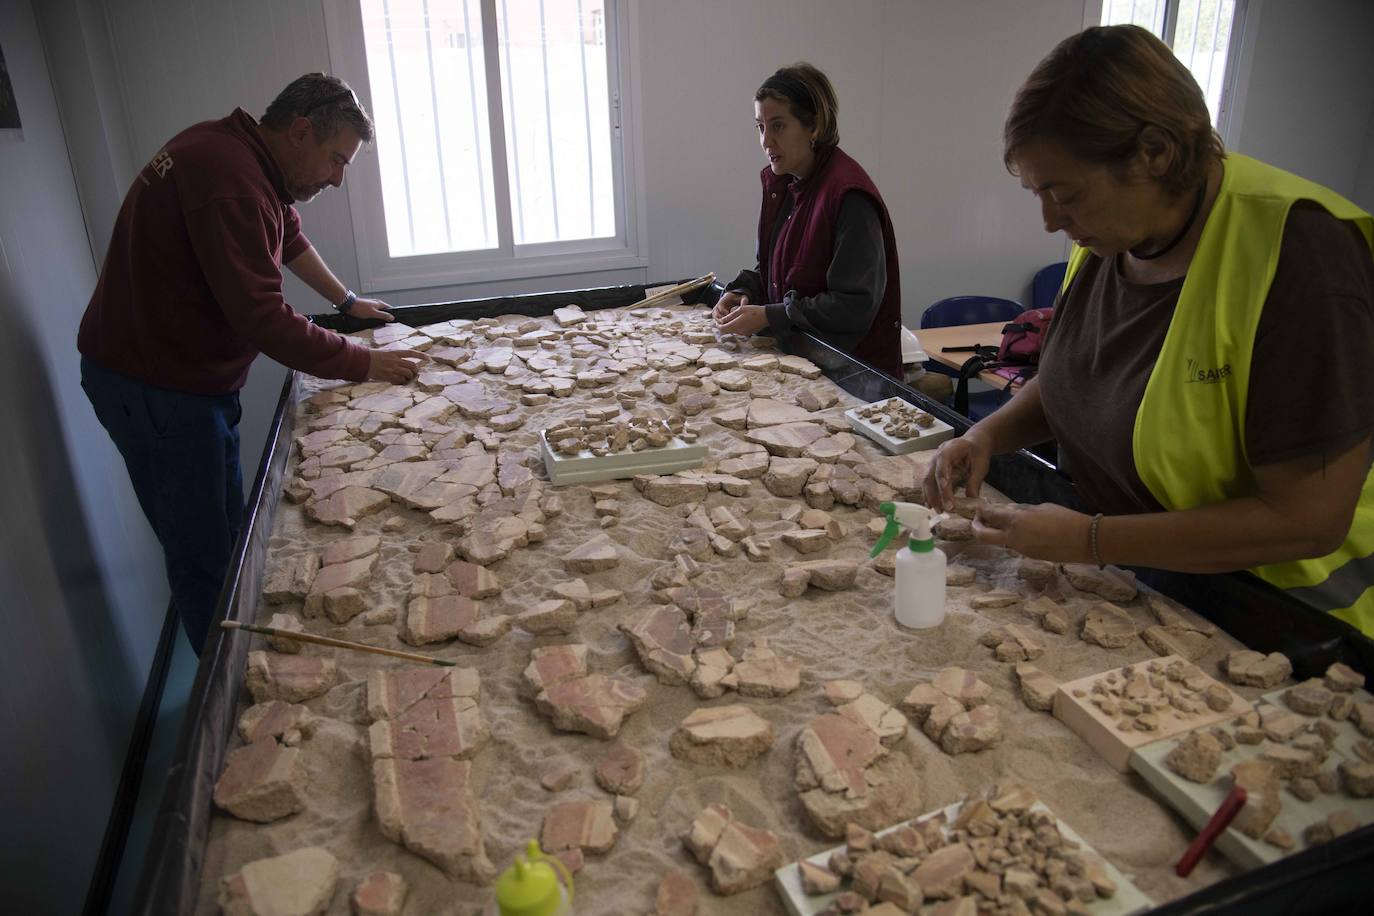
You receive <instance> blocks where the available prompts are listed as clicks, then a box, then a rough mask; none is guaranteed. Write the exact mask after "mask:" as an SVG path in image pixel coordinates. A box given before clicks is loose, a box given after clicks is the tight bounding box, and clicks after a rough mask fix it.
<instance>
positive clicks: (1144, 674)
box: [1053, 655, 1251, 773]
mask: <svg viewBox="0 0 1374 916" xmlns="http://www.w3.org/2000/svg"><path fill="white" fill-rule="evenodd" d="M1250 709H1251V706H1250V703H1249V702H1248V701H1246V700H1245V698H1244V697H1242V696H1240V694H1238V693H1236V692H1235V691H1233V690H1231V689H1230V688H1228V687H1226V686H1225V685H1223V684H1221V683H1219V682H1217V680H1216V679H1214V678H1212V677H1211V676H1209V675H1207V674H1205V673H1204V672H1203V671H1202V670H1201V669H1200V668H1198V667H1197V666H1196V665H1194V664H1193V663H1192V662H1189V661H1188V660H1186V659H1184V658H1181V657H1179V656H1177V655H1166V656H1164V657H1162V658H1153V659H1150V660H1149V661H1144V662H1137V663H1135V664H1133V665H1125V666H1123V667H1121V668H1113V669H1112V670H1110V671H1103V672H1101V673H1099V674H1091V675H1088V676H1087V677H1083V678H1079V679H1078V680H1076V681H1070V682H1068V683H1067V684H1061V685H1059V690H1058V691H1056V692H1055V695H1054V707H1053V712H1054V717H1055V718H1056V719H1058V720H1059V721H1060V722H1063V723H1064V724H1065V725H1067V726H1068V727H1069V729H1070V730H1072V731H1073V732H1074V734H1076V735H1078V737H1080V738H1082V739H1083V740H1084V741H1086V742H1087V743H1088V744H1089V745H1090V746H1091V747H1092V749H1093V750H1095V751H1097V753H1098V754H1099V755H1101V757H1102V759H1104V760H1106V761H1107V762H1108V763H1109V764H1111V765H1112V766H1113V767H1115V768H1116V769H1118V770H1120V771H1121V772H1123V773H1127V772H1130V769H1131V763H1130V758H1131V752H1132V751H1135V750H1138V749H1140V748H1141V747H1144V746H1146V745H1149V744H1154V743H1155V742H1158V741H1162V740H1163V739H1165V738H1170V737H1173V736H1176V735H1180V734H1182V733H1184V732H1190V731H1193V730H1194V729H1197V728H1201V727H1203V726H1208V725H1215V724H1217V723H1218V722H1225V721H1228V720H1230V719H1234V718H1236V717H1237V716H1240V715H1243V714H1244V713H1246V712H1249V711H1250Z"/></svg>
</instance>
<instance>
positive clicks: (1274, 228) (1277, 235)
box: [1064, 153, 1374, 636]
mask: <svg viewBox="0 0 1374 916" xmlns="http://www.w3.org/2000/svg"><path fill="white" fill-rule="evenodd" d="M1300 200H1308V201H1313V202H1314V203H1316V204H1318V205H1320V206H1321V207H1323V208H1324V209H1326V210H1327V211H1328V212H1330V213H1331V214H1332V215H1333V216H1335V217H1336V218H1338V219H1341V220H1346V221H1348V222H1351V223H1354V224H1355V225H1356V226H1357V227H1358V228H1359V230H1360V232H1361V233H1362V234H1363V235H1364V239H1365V242H1366V243H1367V244H1368V245H1369V246H1370V251H1371V256H1372V257H1374V217H1371V216H1370V215H1369V214H1368V213H1366V212H1364V211H1363V210H1361V209H1360V208H1359V207H1357V206H1355V205H1354V204H1352V203H1351V202H1350V201H1348V200H1346V199H1345V198H1343V197H1341V196H1340V195H1339V194H1336V193H1335V192H1333V191H1330V190H1328V189H1327V188H1324V187H1322V186H1321V185H1319V184H1316V183H1314V182H1311V181H1308V180H1307V179H1305V178H1300V177H1298V176H1297V175H1293V174H1291V173H1289V172H1285V171H1283V170H1282V169H1277V168H1274V167H1273V166H1271V165H1266V164H1265V163H1263V162H1259V161H1257V160H1255V159H1251V158H1249V157H1247V156H1241V155H1238V154H1235V153H1231V154H1229V155H1227V156H1226V160H1225V173H1224V175H1223V176H1222V180H1221V189H1220V191H1219V193H1218V195H1217V200H1216V203H1215V205H1214V206H1213V207H1212V212H1211V214H1210V215H1209V216H1208V218H1207V225H1206V226H1205V227H1204V228H1203V231H1202V237H1201V238H1200V239H1199V241H1198V247H1197V251H1196V252H1195V253H1194V255H1193V260H1192V263H1191V264H1189V266H1188V274H1187V276H1186V277H1185V279H1184V281H1183V288H1182V290H1180V292H1179V295H1178V305H1177V307H1176V308H1175V310H1174V315H1173V318H1172V320H1171V321H1170V323H1169V330H1168V332H1167V333H1166V335H1165V338H1164V345H1163V347H1162V348H1161V349H1160V352H1159V358H1158V360H1157V361H1156V362H1155V366H1154V369H1153V371H1151V373H1150V378H1149V381H1148V382H1147V383H1146V385H1145V394H1144V397H1143V398H1142V399H1141V402H1140V408H1139V410H1138V411H1137V412H1136V417H1135V433H1134V437H1133V440H1132V450H1133V453H1134V457H1135V466H1136V472H1137V473H1138V474H1139V475H1140V479H1141V480H1142V481H1143V482H1144V484H1145V486H1146V487H1147V488H1148V489H1149V490H1150V492H1151V493H1152V494H1153V495H1154V497H1155V499H1157V500H1158V501H1159V503H1160V505H1162V506H1164V507H1165V508H1166V509H1171V510H1177V509H1189V508H1193V507H1196V506H1205V505H1210V504H1212V503H1217V502H1221V501H1222V500H1226V499H1233V498H1236V497H1240V496H1248V495H1252V494H1254V492H1255V478H1254V473H1253V470H1252V467H1251V465H1250V462H1249V460H1248V458H1247V456H1246V453H1245V407H1246V398H1247V395H1248V389H1249V386H1250V359H1251V355H1252V353H1253V350H1254V343H1255V329H1256V328H1257V327H1258V326H1259V319H1260V313H1261V311H1262V310H1263V308H1264V301H1265V299H1266V298H1267V297H1268V295H1269V287H1270V285H1271V284H1272V283H1273V280H1274V270H1275V268H1276V266H1277V265H1278V260H1279V248H1280V246H1281V244H1282V241H1283V227H1284V222H1285V221H1286V220H1287V218H1288V211H1289V210H1290V209H1291V208H1292V206H1293V204H1294V203H1295V202H1297V201H1300ZM1089 254H1090V252H1089V251H1088V250H1087V249H1083V248H1078V247H1076V246H1075V248H1074V250H1073V252H1072V254H1071V255H1070V256H1069V266H1068V269H1067V270H1066V271H1065V276H1064V288H1065V289H1067V288H1068V285H1069V282H1070V280H1072V278H1073V276H1074V274H1075V273H1077V271H1078V269H1079V268H1080V267H1082V265H1083V263H1084V262H1085V261H1086V260H1087V257H1088V255H1089ZM1357 382H1358V380H1357V379H1351V384H1356V383H1357ZM1250 571H1251V572H1253V573H1254V574H1255V575H1257V576H1259V577H1260V578H1261V579H1264V580H1265V581H1266V582H1269V583H1271V584H1273V585H1276V586H1278V587H1279V588H1281V589H1284V590H1286V591H1287V592H1289V593H1290V594H1291V595H1293V596H1294V597H1296V598H1298V599H1299V600H1301V601H1303V602H1304V603H1306V604H1308V605H1311V606H1313V607H1317V608H1320V609H1322V610H1324V611H1329V612H1330V613H1332V614H1334V615H1335V616H1337V617H1340V618H1341V619H1343V620H1345V621H1347V622H1349V623H1351V624H1353V625H1354V626H1356V627H1358V628H1360V629H1361V630H1363V631H1364V632H1365V633H1366V634H1368V635H1371V636H1374V473H1371V474H1370V475H1369V476H1367V477H1366V478H1365V483H1364V488H1363V490H1362V491H1361V493H1360V501H1359V505H1358V506H1357V507H1356V509H1355V518H1354V520H1353V522H1352V523H1351V526H1350V533H1349V534H1348V535H1346V539H1345V543H1344V544H1342V545H1341V546H1340V548H1338V549H1337V550H1335V551H1334V552H1332V553H1330V554H1327V555H1326V556H1324V557H1318V558H1316V559H1311V560H1293V561H1291V562H1288V563H1271V564H1268V565H1265V566H1258V567H1255V568H1254V569H1252V570H1250Z"/></svg>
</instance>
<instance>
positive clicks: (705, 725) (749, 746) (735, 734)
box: [668, 704, 773, 768]
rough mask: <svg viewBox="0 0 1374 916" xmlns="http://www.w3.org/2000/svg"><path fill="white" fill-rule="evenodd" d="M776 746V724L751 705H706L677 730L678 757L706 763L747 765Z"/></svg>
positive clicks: (672, 746) (673, 747) (673, 744)
mask: <svg viewBox="0 0 1374 916" xmlns="http://www.w3.org/2000/svg"><path fill="white" fill-rule="evenodd" d="M772 746H773V726H772V724H771V723H769V721H768V720H767V719H765V718H763V717H762V716H760V715H759V714H758V713H756V712H754V711H753V710H752V709H750V708H749V707H748V706H741V705H738V704H736V705H731V706H711V707H707V706H703V707H700V708H698V709H694V710H692V712H691V713H689V714H688V716H687V718H685V719H683V720H682V724H681V725H679V726H678V728H677V730H676V731H675V732H673V736H672V738H670V739H669V741H668V749H669V751H671V753H672V755H673V756H674V757H677V758H678V759H680V760H689V761H691V762H692V763H699V764H704V765H706V766H725V767H736V768H738V767H743V766H747V765H748V764H749V763H750V761H752V760H754V759H755V758H757V757H759V756H761V755H763V754H766V753H767V752H768V749H769V748H770V747H772Z"/></svg>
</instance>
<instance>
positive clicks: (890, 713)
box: [835, 693, 908, 746]
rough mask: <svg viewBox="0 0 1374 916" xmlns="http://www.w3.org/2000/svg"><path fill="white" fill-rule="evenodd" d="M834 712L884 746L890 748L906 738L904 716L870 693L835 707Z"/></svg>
mask: <svg viewBox="0 0 1374 916" xmlns="http://www.w3.org/2000/svg"><path fill="white" fill-rule="evenodd" d="M835 712H837V713H839V714H840V715H842V716H844V717H846V718H848V719H853V720H854V721H855V722H857V723H859V724H860V725H862V726H864V727H865V728H867V729H868V730H869V731H871V732H873V734H875V735H877V736H878V740H879V741H880V742H882V743H883V744H884V745H887V746H891V745H893V744H896V743H897V742H898V741H900V740H902V738H904V737H906V729H907V724H908V723H907V720H906V716H904V715H902V713H901V712H900V711H899V710H897V709H894V708H893V707H891V706H889V705H887V704H886V703H884V702H883V701H882V700H880V699H878V698H877V697H875V696H874V695H873V694H871V693H864V694H861V695H859V696H858V697H855V698H854V700H853V701H851V702H849V703H845V704H843V705H842V706H839V707H837V708H836V709H835Z"/></svg>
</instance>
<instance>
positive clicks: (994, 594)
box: [969, 588, 1021, 610]
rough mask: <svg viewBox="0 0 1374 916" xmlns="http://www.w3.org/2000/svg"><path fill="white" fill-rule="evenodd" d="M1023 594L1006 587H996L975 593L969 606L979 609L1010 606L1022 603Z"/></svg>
mask: <svg viewBox="0 0 1374 916" xmlns="http://www.w3.org/2000/svg"><path fill="white" fill-rule="evenodd" d="M1020 603H1021V596H1020V595H1019V594H1017V593H1016V592H1011V591H1007V590H1006V589H1004V588H994V589H993V590H992V591H990V592H983V593H982V594H980V595H974V596H973V597H972V598H970V599H969V606H970V607H973V608H976V609H978V610H985V609H987V608H996V607H1010V606H1011V605H1013V604H1020Z"/></svg>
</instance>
